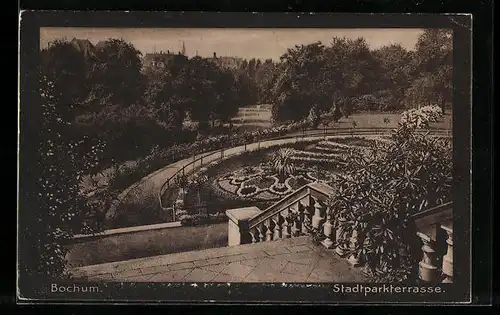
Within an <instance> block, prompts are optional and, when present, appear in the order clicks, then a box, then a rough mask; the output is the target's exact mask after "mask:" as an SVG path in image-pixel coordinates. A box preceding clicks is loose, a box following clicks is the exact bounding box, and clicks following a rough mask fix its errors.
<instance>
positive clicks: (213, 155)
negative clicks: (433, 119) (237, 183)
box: [158, 128, 451, 211]
mask: <svg viewBox="0 0 500 315" xmlns="http://www.w3.org/2000/svg"><path fill="white" fill-rule="evenodd" d="M392 130H394V128H324V129H315V130H305V129H304V130H302V131H301V132H294V133H290V134H287V135H283V136H281V135H278V136H277V137H269V138H261V139H256V140H257V141H253V142H251V143H246V142H245V143H243V144H241V143H238V142H237V141H234V142H233V141H229V142H228V143H227V144H226V146H224V147H221V148H220V149H218V150H213V151H210V152H207V153H202V154H200V155H199V156H197V155H194V156H193V159H192V161H190V162H188V163H187V164H185V165H183V166H182V167H181V168H179V169H178V170H177V171H176V172H175V173H174V174H173V175H172V176H170V177H169V178H168V179H167V180H166V181H165V183H164V184H163V185H162V186H161V188H160V191H159V193H158V202H159V204H160V207H161V208H162V209H163V210H165V211H168V210H172V211H173V209H172V208H167V207H165V206H166V205H163V201H162V196H163V194H164V193H165V191H166V190H167V189H169V188H170V187H171V185H172V181H173V180H174V179H175V178H176V177H178V176H179V175H180V174H182V175H186V174H188V173H189V172H190V171H194V170H195V169H196V168H202V167H203V166H206V165H208V164H210V163H212V162H214V161H220V160H222V159H224V158H227V157H229V156H231V154H227V151H228V150H230V149H233V150H234V149H235V148H237V147H243V151H242V152H247V151H248V147H250V146H255V145H256V146H257V148H258V149H260V148H261V144H262V143H263V142H270V141H278V140H286V139H296V140H297V141H300V140H302V139H305V138H311V137H333V136H349V135H350V136H366V135H383V134H388V133H390V132H391V131H392ZM419 132H431V133H432V134H434V135H440V136H447V137H451V130H449V129H431V130H422V131H419ZM238 140H239V139H238ZM233 155H234V154H233Z"/></svg>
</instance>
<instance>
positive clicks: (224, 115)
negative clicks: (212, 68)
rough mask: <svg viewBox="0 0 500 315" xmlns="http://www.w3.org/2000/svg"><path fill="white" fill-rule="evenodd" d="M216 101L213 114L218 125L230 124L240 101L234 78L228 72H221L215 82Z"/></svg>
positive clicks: (236, 112)
mask: <svg viewBox="0 0 500 315" xmlns="http://www.w3.org/2000/svg"><path fill="white" fill-rule="evenodd" d="M215 91H216V99H215V106H214V112H215V115H216V117H217V118H218V119H219V121H220V123H221V124H223V123H224V122H230V121H231V118H232V117H234V116H236V114H238V105H239V103H240V102H243V101H244V100H241V99H240V98H239V97H238V96H239V95H238V90H237V85H236V82H235V80H234V76H233V74H232V73H231V72H229V71H224V70H221V71H220V73H219V74H218V79H217V80H216V82H215Z"/></svg>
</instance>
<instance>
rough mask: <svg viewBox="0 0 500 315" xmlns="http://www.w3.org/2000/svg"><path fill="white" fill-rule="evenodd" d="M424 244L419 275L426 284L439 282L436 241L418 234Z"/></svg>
mask: <svg viewBox="0 0 500 315" xmlns="http://www.w3.org/2000/svg"><path fill="white" fill-rule="evenodd" d="M417 236H418V237H419V238H420V240H421V241H422V243H423V244H424V245H423V246H422V252H423V256H422V260H421V261H420V262H419V263H418V274H419V277H420V279H421V280H423V281H425V282H429V283H432V282H436V281H437V280H438V268H437V266H436V258H435V255H436V250H435V249H434V247H435V244H434V241H433V240H432V239H431V238H430V237H429V236H427V235H426V234H424V233H421V232H417Z"/></svg>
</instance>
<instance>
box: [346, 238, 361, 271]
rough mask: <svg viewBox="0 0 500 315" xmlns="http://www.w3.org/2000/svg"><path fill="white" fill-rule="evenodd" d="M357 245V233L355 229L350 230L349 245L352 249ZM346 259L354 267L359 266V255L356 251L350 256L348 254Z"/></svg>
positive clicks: (354, 249)
mask: <svg viewBox="0 0 500 315" xmlns="http://www.w3.org/2000/svg"><path fill="white" fill-rule="evenodd" d="M358 245H359V234H358V231H357V230H354V231H352V235H351V239H350V242H349V247H350V249H351V250H352V251H356V249H357V247H358ZM348 260H349V262H350V263H351V265H353V266H354V267H357V266H359V255H358V253H357V252H354V253H352V254H351V256H349V258H348Z"/></svg>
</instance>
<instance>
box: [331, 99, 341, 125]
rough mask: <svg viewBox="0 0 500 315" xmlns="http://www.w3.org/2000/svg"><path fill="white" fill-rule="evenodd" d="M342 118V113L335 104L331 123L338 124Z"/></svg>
mask: <svg viewBox="0 0 500 315" xmlns="http://www.w3.org/2000/svg"><path fill="white" fill-rule="evenodd" d="M340 118H342V112H341V111H340V107H339V106H338V105H337V103H334V104H333V121H334V122H338V121H339V120H340Z"/></svg>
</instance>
